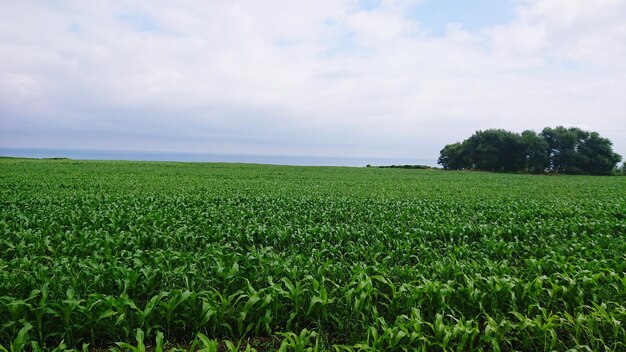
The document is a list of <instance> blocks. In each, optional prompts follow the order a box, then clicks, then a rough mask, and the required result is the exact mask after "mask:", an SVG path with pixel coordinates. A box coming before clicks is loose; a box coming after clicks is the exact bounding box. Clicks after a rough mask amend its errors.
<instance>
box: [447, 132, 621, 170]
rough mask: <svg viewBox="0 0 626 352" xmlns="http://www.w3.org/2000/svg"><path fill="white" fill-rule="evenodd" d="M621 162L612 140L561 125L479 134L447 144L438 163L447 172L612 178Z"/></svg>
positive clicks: (594, 133) (595, 133)
mask: <svg viewBox="0 0 626 352" xmlns="http://www.w3.org/2000/svg"><path fill="white" fill-rule="evenodd" d="M620 160H621V156H620V155H618V154H616V153H614V152H613V149H612V143H611V141H610V140H608V139H606V138H602V137H600V135H599V134H598V133H597V132H587V131H583V130H581V129H579V128H565V127H562V126H559V127H557V128H548V127H546V128H544V129H543V131H542V132H541V133H540V134H537V133H536V132H534V131H531V130H527V131H524V132H522V134H521V135H519V134H517V133H513V132H509V131H505V130H501V129H498V130H496V129H490V130H486V131H477V132H476V133H475V134H474V135H472V136H471V137H470V138H468V139H467V140H465V141H463V142H462V143H454V144H448V145H446V146H445V147H444V148H443V149H442V150H441V153H440V157H439V161H438V162H439V164H441V165H442V166H443V167H444V169H446V170H461V169H476V170H484V171H503V172H514V171H526V172H530V173H542V172H554V173H565V174H590V175H609V174H611V172H612V170H613V169H614V168H615V165H616V164H617V163H618V162H619V161H620Z"/></svg>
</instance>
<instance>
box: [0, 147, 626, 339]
mask: <svg viewBox="0 0 626 352" xmlns="http://www.w3.org/2000/svg"><path fill="white" fill-rule="evenodd" d="M0 248H2V250H1V251H0V345H1V346H4V347H0V350H3V349H5V350H8V351H21V350H53V349H55V348H59V347H62V348H76V349H82V348H83V347H85V348H87V349H93V348H98V349H100V348H117V349H120V350H133V351H135V350H136V351H141V350H146V349H147V350H159V349H163V350H168V349H174V350H198V349H202V350H207V351H211V350H245V349H246V348H247V349H248V350H253V349H257V350H259V351H261V350H279V349H282V350H285V351H287V350H290V351H306V350H310V351H313V350H319V351H322V350H330V351H344V350H345V351H351V350H361V351H374V350H390V351H391V350H407V351H413V350H424V351H436V350H446V351H466V350H494V351H511V350H525V351H528V350H533V351H548V350H563V351H565V350H571V349H573V350H607V351H609V350H610V351H623V350H626V343H625V341H626V333H625V330H624V325H625V324H626V306H625V305H624V302H626V274H625V273H626V254H625V253H626V180H624V179H623V178H619V177H589V176H556V177H549V176H531V175H505V174H490V173H481V172H444V171H441V170H405V169H381V168H337V167H291V166H268V165H249V164H205V163H168V162H122V161H119V162H117V161H116V162H112V161H73V160H32V159H9V158H7V159H0ZM180 346H185V347H184V348H183V347H180Z"/></svg>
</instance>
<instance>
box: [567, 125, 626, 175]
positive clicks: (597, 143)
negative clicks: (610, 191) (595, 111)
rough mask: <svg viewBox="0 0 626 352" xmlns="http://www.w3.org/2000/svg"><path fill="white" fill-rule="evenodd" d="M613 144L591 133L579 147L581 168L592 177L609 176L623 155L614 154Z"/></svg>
mask: <svg viewBox="0 0 626 352" xmlns="http://www.w3.org/2000/svg"><path fill="white" fill-rule="evenodd" d="M612 146H613V143H612V142H611V141H610V140H608V139H606V138H602V137H600V135H599V134H598V133H597V132H591V133H590V134H589V135H588V136H587V138H585V139H584V140H582V141H581V142H580V144H579V145H578V148H577V151H578V155H579V159H578V160H579V165H578V166H579V168H580V169H581V170H583V172H584V173H587V174H591V175H608V174H610V173H611V171H612V170H613V168H614V167H615V164H617V163H618V162H620V161H621V160H622V157H621V155H619V154H616V153H613V149H612Z"/></svg>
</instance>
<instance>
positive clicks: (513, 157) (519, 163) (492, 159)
mask: <svg viewBox="0 0 626 352" xmlns="http://www.w3.org/2000/svg"><path fill="white" fill-rule="evenodd" d="M463 149H465V151H466V152H467V153H468V155H469V156H470V159H471V164H472V167H473V168H475V169H478V170H486V171H506V172H512V171H520V170H523V169H524V166H525V158H524V145H523V142H522V138H521V137H520V135H519V134H517V133H513V132H509V131H505V130H502V129H490V130H485V131H478V132H476V133H474V135H472V136H471V137H470V138H468V139H467V140H466V141H465V142H463Z"/></svg>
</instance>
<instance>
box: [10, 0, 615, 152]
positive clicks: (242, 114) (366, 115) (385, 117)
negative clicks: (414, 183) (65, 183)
mask: <svg viewBox="0 0 626 352" xmlns="http://www.w3.org/2000/svg"><path fill="white" fill-rule="evenodd" d="M557 125H564V126H577V127H581V128H583V129H588V130H594V131H598V132H600V134H602V135H603V136H605V137H608V138H610V139H611V140H612V141H613V142H614V149H615V151H616V152H618V153H620V154H622V155H624V156H626V1H624V0H510V1H509V0H472V1H467V0H417V1H393V0H390V1H385V0H383V1H376V0H367V1H357V0H316V1H297V0H284V1H259V0H241V1H191V0H189V1H165V0H162V1H152V0H151V1H147V0H146V1H132V2H131V1H84V0H77V1H44V0H42V1H28V0H20V1H0V146H2V147H17V148H27V147H30V148H66V149H67V148H75V149H102V150H142V151H190V152H202V153H247V154H290V155H318V156H333V155H335V156H366V157H367V156H370V157H398V158H402V157H410V158H431V159H435V158H437V156H438V153H439V150H440V149H441V148H442V147H443V146H444V145H445V144H448V143H453V142H456V141H460V140H463V139H465V138H467V137H469V136H470V135H471V134H472V133H473V132H474V131H476V130H479V129H483V130H484V129H488V128H505V129H509V130H513V131H517V132H521V131H523V130H524V129H535V130H537V131H540V130H541V129H542V128H543V127H545V126H557Z"/></svg>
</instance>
